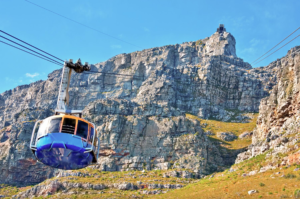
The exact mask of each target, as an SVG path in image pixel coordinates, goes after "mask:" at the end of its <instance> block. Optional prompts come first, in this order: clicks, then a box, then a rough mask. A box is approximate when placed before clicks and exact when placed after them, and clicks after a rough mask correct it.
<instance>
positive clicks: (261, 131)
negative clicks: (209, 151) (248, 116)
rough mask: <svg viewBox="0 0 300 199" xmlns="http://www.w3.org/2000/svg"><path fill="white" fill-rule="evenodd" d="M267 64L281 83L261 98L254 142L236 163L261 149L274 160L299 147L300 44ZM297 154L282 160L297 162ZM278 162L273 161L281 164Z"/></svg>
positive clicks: (240, 155) (257, 153)
mask: <svg viewBox="0 0 300 199" xmlns="http://www.w3.org/2000/svg"><path fill="white" fill-rule="evenodd" d="M267 68H269V69H270V68H273V69H276V71H277V77H278V84H277V85H276V86H274V88H273V89H272V90H271V91H270V96H269V97H266V98H264V99H262V100H261V104H260V107H259V116H258V120H257V126H256V129H255V130H254V131H253V137H252V144H251V145H250V146H249V150H248V151H246V152H244V153H241V154H239V155H238V158H237V160H236V163H239V162H241V161H243V160H246V159H249V158H251V157H254V156H257V155H259V154H262V153H268V157H274V158H273V160H274V161H275V160H276V159H278V156H277V155H278V154H282V155H287V154H288V153H289V152H291V151H294V150H297V149H298V145H297V144H296V143H297V142H298V140H299V139H300V134H299V128H300V46H296V47H294V48H292V49H291V50H289V51H288V53H287V55H286V56H285V57H283V58H281V59H278V60H276V61H274V62H272V63H271V64H270V65H269V66H267ZM298 153H299V152H298ZM282 155H281V156H282ZM298 156H299V154H294V155H291V156H289V157H286V158H284V159H283V161H282V160H281V161H282V163H281V164H282V165H285V164H288V163H289V162H288V161H290V164H292V162H294V163H295V161H296V162H297V161H298V160H296V159H297V157H298ZM293 157H295V160H293ZM276 161H279V160H276ZM276 161H275V162H276ZM275 162H274V164H273V165H277V166H278V164H277V163H275Z"/></svg>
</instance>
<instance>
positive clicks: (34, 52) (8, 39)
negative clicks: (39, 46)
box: [0, 35, 61, 64]
mask: <svg viewBox="0 0 300 199" xmlns="http://www.w3.org/2000/svg"><path fill="white" fill-rule="evenodd" d="M0 37H2V38H3V39H6V40H8V41H10V42H12V43H14V44H17V45H19V46H22V47H23V48H26V49H27V50H30V51H31V52H34V53H36V54H38V55H40V56H42V57H45V58H47V59H50V60H51V61H53V62H55V63H57V64H61V63H60V62H58V61H56V60H54V59H52V58H50V57H47V56H45V55H43V54H41V53H39V52H36V51H34V50H32V49H30V48H27V47H26V46H23V45H22V44H19V43H17V42H15V41H12V40H10V39H8V38H6V37H4V36H1V35H0Z"/></svg>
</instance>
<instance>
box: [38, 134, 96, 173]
mask: <svg viewBox="0 0 300 199" xmlns="http://www.w3.org/2000/svg"><path fill="white" fill-rule="evenodd" d="M91 147H92V146H91V144H89V143H87V142H86V141H84V140H83V139H82V138H80V137H78V136H76V135H71V134H65V133H50V134H47V135H45V136H44V137H41V138H39V140H38V141H37V144H36V151H35V155H36V157H37V159H38V160H39V161H40V162H42V163H44V164H46V165H48V166H51V167H54V168H58V169H65V170H74V169H81V168H84V167H87V166H88V165H90V164H91V163H92V162H93V160H94V159H95V158H94V156H93V153H92V152H89V151H87V150H86V148H91Z"/></svg>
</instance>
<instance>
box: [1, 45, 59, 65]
mask: <svg viewBox="0 0 300 199" xmlns="http://www.w3.org/2000/svg"><path fill="white" fill-rule="evenodd" d="M0 42H1V43H4V44H6V45H9V46H11V47H13V48H16V49H18V50H21V51H23V52H26V53H28V54H31V55H33V56H36V57H38V58H41V59H44V60H46V61H48V62H51V63H53V64H56V65H59V66H63V64H58V63H56V62H53V61H51V60H48V59H45V58H43V57H40V56H38V55H36V54H33V53H31V52H28V51H26V50H23V49H21V48H18V47H16V46H14V45H11V44H9V43H6V42H4V41H1V40H0Z"/></svg>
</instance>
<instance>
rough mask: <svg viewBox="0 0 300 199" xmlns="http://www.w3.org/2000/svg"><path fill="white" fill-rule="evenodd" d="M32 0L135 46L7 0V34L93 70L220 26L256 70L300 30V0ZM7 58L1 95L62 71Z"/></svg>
mask: <svg viewBox="0 0 300 199" xmlns="http://www.w3.org/2000/svg"><path fill="white" fill-rule="evenodd" d="M30 1H32V2H34V3H37V4H39V5H41V6H43V7H46V8H48V9H50V10H52V11H55V12H57V13H60V14H62V15H64V16H66V17H69V18H72V19H74V20H76V21H78V22H80V23H83V24H86V25H87V26H90V27H93V28H95V29H98V30H99V31H102V32H105V33H107V34H109V35H112V36H114V37H117V38H119V39H122V40H125V41H127V42H130V43H132V44H134V45H135V46H133V45H129V44H127V43H124V42H121V41H119V40H116V39H113V38H111V37H108V36H106V35H103V34H101V33H98V32H96V31H93V30H90V29H87V28H85V27H82V26H80V25H78V24H76V23H74V22H71V21H68V20H66V19H64V18H61V17H59V16H57V15H54V14H52V13H50V12H48V11H45V10H43V9H40V8H38V7H36V6H34V5H32V4H30V3H28V2H26V1H25V0H0V5H1V8H2V9H1V12H0V27H1V30H3V31H5V32H8V33H10V34H12V35H14V36H16V37H18V38H20V39H22V40H24V41H26V42H28V43H30V44H33V45H35V46H37V47H39V48H41V49H43V50H45V51H47V52H49V53H51V54H53V55H55V56H57V57H59V58H61V59H64V60H65V59H70V58H73V59H74V60H76V59H78V58H81V60H82V61H83V62H85V61H87V62H89V63H98V62H102V61H105V60H107V59H109V58H111V57H113V56H115V55H117V54H120V53H130V52H134V51H138V50H143V49H147V48H151V47H157V46H164V45H169V44H176V43H182V42H186V41H196V40H198V39H203V38H205V37H208V36H210V35H212V34H213V33H214V32H215V31H216V29H217V27H218V25H219V24H220V23H223V24H225V27H226V29H227V31H228V32H230V33H232V34H233V35H234V37H235V38H236V41H237V45H236V47H237V55H238V56H239V57H240V58H242V59H244V60H245V61H247V62H249V63H251V62H252V61H254V60H255V59H256V58H258V57H259V56H260V55H262V54H264V53H265V52H266V51H268V50H269V49H270V48H272V47H273V46H274V45H276V44H277V43H278V42H279V41H281V40H282V39H284V38H285V37H286V36H287V35H289V34H290V33H291V32H293V31H294V30H295V29H297V28H298V27H299V26H300V20H299V19H300V16H299V9H300V1H299V0H288V1H287V0H286V1H279V0H278V1H277V0H264V1H262V0H251V1H245V0H239V1H238V0H236V1H233V0H226V1H221V0H219V1H217V0H210V1H200V0H151V1H150V0H126V1H125V0H110V1H109V0H106V1H104V0H101V1H100V0H84V1H82V0H51V1H50V0H48V1H45V0H44V1H41V0H40V1H38V0H30ZM298 34H300V30H298V31H297V32H296V33H295V34H294V35H293V36H291V37H290V38H289V39H291V38H293V37H295V36H296V35H298ZM2 35H3V34H2ZM296 45H300V37H298V38H297V39H295V40H294V41H293V42H292V43H290V44H289V45H287V46H286V47H284V48H283V49H281V50H279V51H278V52H277V53H275V54H273V55H272V56H270V57H269V58H267V59H265V60H264V61H262V62H260V63H259V64H258V65H255V67H258V66H265V65H267V64H269V63H270V62H272V61H274V60H276V59H277V58H280V57H282V56H284V55H285V54H286V53H287V51H288V50H289V49H290V48H291V47H294V46H296ZM136 46H140V47H141V48H140V47H136ZM0 52H1V58H2V59H1V72H0V79H1V80H2V84H1V85H0V93H2V92H4V91H5V90H9V89H12V88H14V87H16V86H18V85H23V84H29V83H31V82H34V81H37V80H40V79H43V80H45V79H47V75H48V73H50V72H52V71H53V70H55V69H58V68H59V66H57V65H54V64H52V63H49V62H46V61H44V60H41V59H39V58H36V57H34V56H31V55H28V54H26V53H24V52H21V51H19V50H16V49H13V48H11V47H9V46H6V45H4V44H2V43H0Z"/></svg>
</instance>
